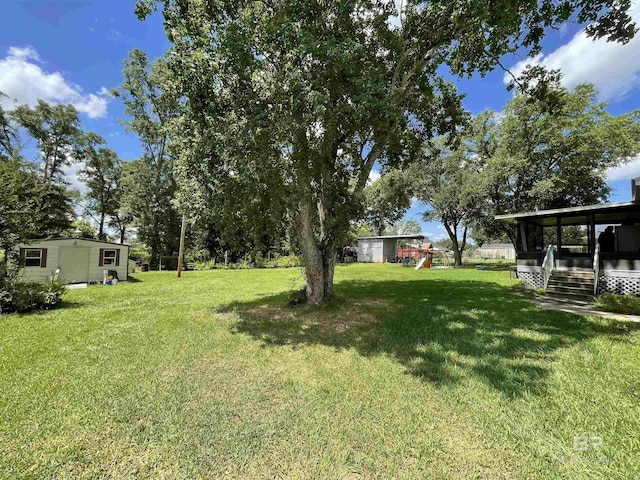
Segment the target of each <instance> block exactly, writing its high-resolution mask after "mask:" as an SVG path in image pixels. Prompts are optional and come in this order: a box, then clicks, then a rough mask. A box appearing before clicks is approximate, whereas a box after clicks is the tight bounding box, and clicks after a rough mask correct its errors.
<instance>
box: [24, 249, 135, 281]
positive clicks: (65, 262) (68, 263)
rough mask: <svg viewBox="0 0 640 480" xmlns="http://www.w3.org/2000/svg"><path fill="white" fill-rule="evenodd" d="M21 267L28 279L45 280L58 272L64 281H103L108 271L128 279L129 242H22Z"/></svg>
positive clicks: (25, 277) (25, 278)
mask: <svg viewBox="0 0 640 480" xmlns="http://www.w3.org/2000/svg"><path fill="white" fill-rule="evenodd" d="M19 247H20V270H21V273H22V277H23V278H24V280H26V281H28V282H44V281H47V280H49V279H51V278H53V277H54V276H55V275H56V272H57V273H58V278H59V279H60V280H62V281H63V282H65V283H93V282H102V281H103V280H104V271H105V270H115V271H116V272H117V273H118V280H119V281H124V280H127V274H128V272H127V265H128V260H129V245H126V244H121V243H111V242H103V241H100V240H92V239H88V238H51V239H46V240H34V241H33V242H31V243H29V244H24V245H20V246H19Z"/></svg>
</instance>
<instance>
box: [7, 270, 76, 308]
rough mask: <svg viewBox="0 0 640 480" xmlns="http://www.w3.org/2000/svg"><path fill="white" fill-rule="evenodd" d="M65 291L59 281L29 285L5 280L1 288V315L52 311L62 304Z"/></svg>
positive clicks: (13, 280)
mask: <svg viewBox="0 0 640 480" xmlns="http://www.w3.org/2000/svg"><path fill="white" fill-rule="evenodd" d="M65 291H66V288H65V286H64V285H63V284H62V283H61V282H59V281H57V280H52V281H49V282H46V283H29V282H23V281H22V280H19V279H16V278H5V279H4V280H3V282H2V286H0V313H12V312H18V313H25V312H30V311H32V310H50V309H52V308H55V307H56V306H57V305H58V304H59V303H60V300H61V298H62V295H63V294H64V292H65Z"/></svg>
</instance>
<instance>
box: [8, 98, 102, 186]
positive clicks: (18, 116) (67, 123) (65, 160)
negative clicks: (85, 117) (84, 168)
mask: <svg viewBox="0 0 640 480" xmlns="http://www.w3.org/2000/svg"><path fill="white" fill-rule="evenodd" d="M11 118H12V119H13V120H14V121H15V122H16V123H17V124H18V125H19V126H20V127H22V128H24V129H25V130H26V132H27V134H28V135H29V136H30V137H32V138H33V139H35V140H36V141H37V147H38V151H39V153H40V155H41V158H42V168H41V175H42V177H43V180H44V181H45V182H46V183H48V184H53V183H56V182H64V178H63V168H64V167H67V166H69V165H71V164H72V163H75V162H78V161H82V160H85V159H86V157H88V156H89V155H90V153H91V152H92V151H93V150H94V148H95V147H96V145H99V144H103V143H104V140H103V139H102V138H101V137H99V136H98V135H96V134H95V133H86V132H84V131H83V130H82V127H81V124H80V118H79V117H78V111H77V110H76V109H75V107H74V106H73V105H51V104H49V103H47V102H45V101H43V100H38V103H37V104H36V105H35V106H34V107H30V106H28V105H20V106H18V107H17V108H16V109H15V110H14V111H13V112H11Z"/></svg>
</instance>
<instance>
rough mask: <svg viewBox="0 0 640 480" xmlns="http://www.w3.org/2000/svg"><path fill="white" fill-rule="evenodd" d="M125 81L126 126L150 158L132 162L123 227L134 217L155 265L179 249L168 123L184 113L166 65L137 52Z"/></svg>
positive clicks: (125, 191) (124, 198)
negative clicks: (164, 256)
mask: <svg viewBox="0 0 640 480" xmlns="http://www.w3.org/2000/svg"><path fill="white" fill-rule="evenodd" d="M123 75H124V83H123V84H122V85H121V86H120V88H119V89H118V90H115V91H114V92H113V94H114V95H115V96H117V97H119V98H121V99H122V101H123V102H124V105H125V113H126V114H127V115H128V116H129V118H128V120H126V121H125V122H124V123H125V125H126V126H127V128H128V129H129V130H130V131H132V132H134V133H136V134H137V135H138V137H139V138H140V141H141V143H142V146H143V148H144V151H145V154H144V155H143V157H142V158H140V159H139V160H136V161H135V162H131V165H129V166H128V168H127V170H126V172H125V174H126V175H127V178H126V179H125V178H123V192H122V199H121V202H122V205H123V208H122V209H121V210H120V214H119V216H118V218H119V220H121V221H119V222H118V224H119V226H120V227H121V228H120V231H121V232H122V231H123V230H122V227H123V226H124V225H126V222H122V220H125V219H126V217H127V214H128V215H131V216H132V219H133V223H134V224H135V226H136V228H137V233H138V236H139V239H140V240H141V241H142V242H144V243H145V244H146V245H147V246H148V247H149V248H150V250H151V267H152V268H155V267H156V266H157V265H158V263H159V259H160V256H162V255H173V254H174V253H175V252H176V251H177V242H178V238H179V235H180V214H179V213H178V211H177V210H176V208H175V207H174V205H173V203H172V201H173V199H174V196H175V191H176V188H177V187H176V180H175V176H174V163H175V162H174V156H173V155H171V154H170V151H169V148H168V141H169V128H168V127H169V124H170V122H171V121H172V120H173V119H175V118H177V117H178V116H179V114H180V112H181V109H182V107H181V104H180V101H179V97H178V96H177V95H176V94H175V93H174V92H172V91H171V90H170V89H169V88H167V87H168V86H169V82H168V81H167V77H168V70H167V65H166V61H165V60H164V59H158V60H156V61H153V62H152V61H150V60H149V59H148V58H147V55H146V54H145V53H144V52H143V51H141V50H139V49H135V50H133V51H132V52H131V53H130V54H129V57H128V58H127V59H126V60H125V62H124V70H123Z"/></svg>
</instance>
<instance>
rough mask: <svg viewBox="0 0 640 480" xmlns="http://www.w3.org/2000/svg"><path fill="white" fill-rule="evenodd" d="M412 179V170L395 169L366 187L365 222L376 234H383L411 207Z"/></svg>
mask: <svg viewBox="0 0 640 480" xmlns="http://www.w3.org/2000/svg"><path fill="white" fill-rule="evenodd" d="M412 181H413V175H412V174H411V172H409V171H406V170H400V169H393V170H391V171H389V172H387V173H385V174H384V175H383V176H382V177H380V178H379V179H377V180H376V181H374V182H372V183H371V184H370V185H367V186H366V187H365V188H364V215H365V223H366V225H367V226H368V227H369V228H370V229H371V230H372V231H373V232H375V234H376V235H382V234H383V233H384V231H385V229H386V228H387V227H390V226H392V225H393V224H394V223H396V222H398V221H399V220H400V219H402V217H403V216H404V214H405V213H406V212H407V210H408V209H409V207H411V195H412V187H413V185H412Z"/></svg>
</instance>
